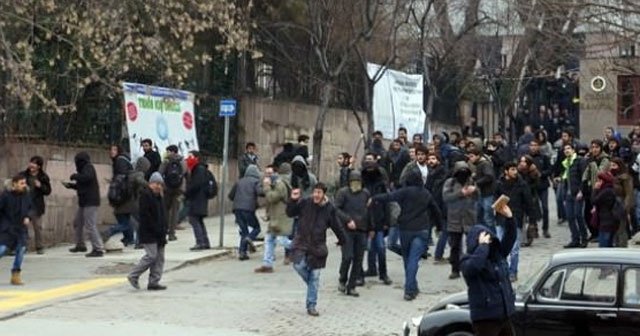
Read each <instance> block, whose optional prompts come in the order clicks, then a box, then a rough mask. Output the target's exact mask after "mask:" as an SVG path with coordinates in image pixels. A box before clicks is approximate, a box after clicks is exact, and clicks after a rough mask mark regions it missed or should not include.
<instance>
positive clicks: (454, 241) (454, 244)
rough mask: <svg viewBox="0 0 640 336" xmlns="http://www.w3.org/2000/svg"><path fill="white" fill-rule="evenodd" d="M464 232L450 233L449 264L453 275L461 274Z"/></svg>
mask: <svg viewBox="0 0 640 336" xmlns="http://www.w3.org/2000/svg"><path fill="white" fill-rule="evenodd" d="M462 235H463V233H462V232H449V247H450V248H451V249H450V251H449V263H450V264H451V272H452V273H460V255H461V254H462Z"/></svg>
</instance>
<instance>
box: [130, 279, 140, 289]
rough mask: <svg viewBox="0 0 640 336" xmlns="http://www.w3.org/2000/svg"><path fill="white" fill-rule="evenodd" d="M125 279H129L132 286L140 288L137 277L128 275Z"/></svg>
mask: <svg viewBox="0 0 640 336" xmlns="http://www.w3.org/2000/svg"><path fill="white" fill-rule="evenodd" d="M127 280H129V283H130V284H131V286H132V287H133V288H135V289H140V284H139V283H138V279H136V278H133V277H131V276H128V277H127Z"/></svg>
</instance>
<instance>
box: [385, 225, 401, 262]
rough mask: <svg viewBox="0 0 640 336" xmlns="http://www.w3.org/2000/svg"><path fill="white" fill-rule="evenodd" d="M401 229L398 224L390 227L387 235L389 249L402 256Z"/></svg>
mask: <svg viewBox="0 0 640 336" xmlns="http://www.w3.org/2000/svg"><path fill="white" fill-rule="evenodd" d="M399 241H400V230H398V227H397V226H392V227H390V228H389V235H388V236H387V248H388V249H389V251H391V252H393V253H395V254H397V255H399V256H402V248H401V247H400V242H399Z"/></svg>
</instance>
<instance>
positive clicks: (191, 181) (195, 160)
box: [185, 151, 211, 251]
mask: <svg viewBox="0 0 640 336" xmlns="http://www.w3.org/2000/svg"><path fill="white" fill-rule="evenodd" d="M186 163H187V169H188V170H189V172H190V174H189V178H188V179H187V189H186V191H185V198H186V201H187V202H189V209H188V217H189V223H190V224H191V226H192V227H193V235H194V237H195V240H196V245H195V246H193V247H192V248H191V249H190V250H191V251H201V250H208V249H210V248H211V243H210V242H209V236H208V234H207V228H206V226H205V225H204V218H205V217H206V216H207V214H208V213H209V210H208V206H209V199H208V198H207V194H206V188H207V183H208V181H207V169H208V168H207V165H206V164H205V163H204V162H203V161H202V156H201V155H200V152H198V151H191V152H190V153H189V156H188V157H187V159H186Z"/></svg>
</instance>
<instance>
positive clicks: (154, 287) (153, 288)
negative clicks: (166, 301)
mask: <svg viewBox="0 0 640 336" xmlns="http://www.w3.org/2000/svg"><path fill="white" fill-rule="evenodd" d="M166 289H167V286H163V285H149V286H147V290H150V291H160V290H166Z"/></svg>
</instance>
